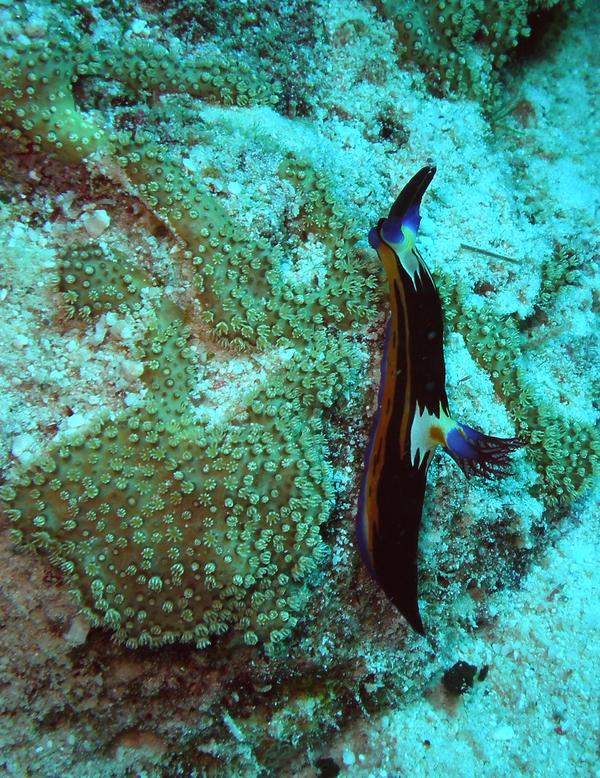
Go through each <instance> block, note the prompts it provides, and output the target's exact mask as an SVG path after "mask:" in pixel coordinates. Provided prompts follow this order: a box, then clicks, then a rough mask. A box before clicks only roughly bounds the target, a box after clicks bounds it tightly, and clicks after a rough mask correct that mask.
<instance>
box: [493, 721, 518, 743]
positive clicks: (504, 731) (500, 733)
mask: <svg viewBox="0 0 600 778" xmlns="http://www.w3.org/2000/svg"><path fill="white" fill-rule="evenodd" d="M514 736H515V731H514V729H513V728H512V727H511V726H510V724H502V726H500V727H498V729H497V730H496V731H495V732H494V733H493V734H492V737H493V738H494V740H512V739H513V738H514Z"/></svg>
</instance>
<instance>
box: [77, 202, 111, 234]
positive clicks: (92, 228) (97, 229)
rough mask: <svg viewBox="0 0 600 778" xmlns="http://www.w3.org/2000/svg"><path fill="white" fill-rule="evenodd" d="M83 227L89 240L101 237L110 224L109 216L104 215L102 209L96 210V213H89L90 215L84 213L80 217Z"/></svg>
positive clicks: (104, 212)
mask: <svg viewBox="0 0 600 778" xmlns="http://www.w3.org/2000/svg"><path fill="white" fill-rule="evenodd" d="M81 221H82V222H83V226H84V227H85V230H86V232H87V234H88V235H89V236H90V237H91V238H97V237H98V236H99V235H102V233H103V232H104V230H106V228H107V227H108V226H109V224H110V216H109V215H108V214H107V213H106V211H105V210H104V208H98V209H97V210H96V211H90V213H84V214H83V216H82V217H81Z"/></svg>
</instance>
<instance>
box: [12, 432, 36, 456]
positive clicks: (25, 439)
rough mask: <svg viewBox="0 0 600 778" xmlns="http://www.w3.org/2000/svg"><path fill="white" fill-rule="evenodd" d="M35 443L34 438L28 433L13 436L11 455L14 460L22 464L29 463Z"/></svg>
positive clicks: (33, 453)
mask: <svg viewBox="0 0 600 778" xmlns="http://www.w3.org/2000/svg"><path fill="white" fill-rule="evenodd" d="M35 447H36V441H35V437H34V436H33V435H32V434H31V433H29V432H21V433H20V434H19V435H15V437H14V439H13V442H12V448H11V454H12V455H13V457H15V459H19V460H20V461H21V462H23V463H24V464H27V463H28V462H30V461H31V460H32V459H33V457H34V455H35Z"/></svg>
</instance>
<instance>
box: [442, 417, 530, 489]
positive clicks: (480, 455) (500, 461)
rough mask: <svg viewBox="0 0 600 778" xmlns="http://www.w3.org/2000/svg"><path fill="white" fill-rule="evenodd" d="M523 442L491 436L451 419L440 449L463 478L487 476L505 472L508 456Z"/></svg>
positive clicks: (505, 473)
mask: <svg viewBox="0 0 600 778" xmlns="http://www.w3.org/2000/svg"><path fill="white" fill-rule="evenodd" d="M523 445H524V444H523V441H521V440H519V438H495V437H493V436H492V435H484V433H483V432H479V430H475V429H473V428H472V427H468V426H467V425H466V424H460V422H455V426H454V427H452V429H450V431H449V432H448V433H447V434H446V441H445V445H444V448H445V450H446V451H447V452H448V454H450V456H451V457H452V459H453V460H454V461H455V462H456V464H457V465H458V466H459V467H460V469H461V470H462V471H463V473H464V474H465V475H466V476H467V478H468V477H469V476H471V475H481V476H484V477H486V478H490V477H493V476H504V475H507V473H508V468H509V465H510V455H511V454H512V453H513V452H514V451H516V450H517V449H518V448H521V446H523Z"/></svg>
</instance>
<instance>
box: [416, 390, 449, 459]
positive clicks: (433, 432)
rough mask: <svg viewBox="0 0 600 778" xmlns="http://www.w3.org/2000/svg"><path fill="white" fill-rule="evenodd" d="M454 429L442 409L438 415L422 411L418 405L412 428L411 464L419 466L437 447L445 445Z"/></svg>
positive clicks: (425, 409) (425, 410) (424, 409)
mask: <svg viewBox="0 0 600 778" xmlns="http://www.w3.org/2000/svg"><path fill="white" fill-rule="evenodd" d="M453 427H454V422H453V421H452V419H451V418H450V417H449V416H446V414H445V413H443V412H442V410H441V408H439V409H438V413H437V414H432V413H429V411H428V410H427V408H423V409H420V408H419V406H418V405H417V408H416V410H415V415H414V418H413V423H412V425H411V428H410V461H411V464H413V465H417V463H418V462H422V461H423V459H425V457H426V456H427V455H428V454H431V453H433V451H434V450H435V447H436V446H438V445H440V444H441V445H445V442H446V435H447V434H448V432H449V431H450V430H451V429H452V428H453Z"/></svg>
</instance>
